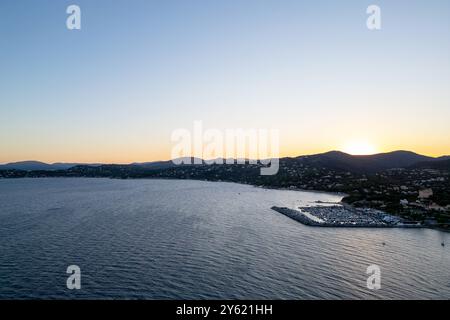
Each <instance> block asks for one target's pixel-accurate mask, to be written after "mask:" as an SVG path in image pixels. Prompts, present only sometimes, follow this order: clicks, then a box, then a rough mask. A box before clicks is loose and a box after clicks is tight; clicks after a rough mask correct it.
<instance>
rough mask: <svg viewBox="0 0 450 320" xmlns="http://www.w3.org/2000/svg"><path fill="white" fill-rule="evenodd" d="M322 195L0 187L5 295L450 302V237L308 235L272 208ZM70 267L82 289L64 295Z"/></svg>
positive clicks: (87, 184) (81, 182)
mask: <svg viewBox="0 0 450 320" xmlns="http://www.w3.org/2000/svg"><path fill="white" fill-rule="evenodd" d="M317 200H320V201H339V200H340V197H339V196H336V195H329V194H323V193H308V192H296V191H278V190H264V189H260V188H255V187H251V186H245V185H238V184H231V183H209V182H199V181H169V180H109V179H81V178H80V179H22V180H0V299H9V298H45V299H48V298H95V299H96V298H121V299H122V298H125V299H341V298H350V299H367V298H369V299H379V298H382V299H395V298H400V299H405V298H408V299H411V298H417V299H430V298H441V299H449V298H450V234H448V233H443V232H439V231H434V230H427V229H423V230H408V229H386V230H382V229H326V228H311V227H307V226H304V225H302V224H300V223H298V222H296V221H293V220H291V219H289V218H287V217H285V216H283V215H281V214H279V213H277V212H274V211H272V210H271V209H270V207H271V206H274V205H275V206H289V207H295V206H299V205H306V204H308V203H311V202H314V201H317ZM383 242H384V243H385V245H383ZM442 242H445V243H447V246H445V247H442V246H441V243H442ZM73 264H75V265H78V266H80V268H81V273H82V278H81V282H82V289H81V290H78V291H69V290H68V289H66V279H67V276H68V275H67V274H66V268H67V266H69V265H73ZM371 264H377V265H379V266H380V267H381V289H380V290H378V291H371V290H369V289H367V288H366V279H367V275H366V268H367V267H368V266H369V265H371Z"/></svg>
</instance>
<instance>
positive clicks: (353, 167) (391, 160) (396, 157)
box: [0, 151, 450, 173]
mask: <svg viewBox="0 0 450 320" xmlns="http://www.w3.org/2000/svg"><path fill="white" fill-rule="evenodd" d="M187 159H188V158H187ZM280 161H281V162H284V163H290V164H298V165H307V166H310V167H321V168H327V169H332V170H337V171H349V172H356V173H373V172H378V171H383V170H386V169H393V168H410V167H417V168H436V169H450V156H443V157H437V158H433V157H428V156H424V155H420V154H417V153H414V152H410V151H394V152H388V153H379V154H374V155H365V156H355V155H350V154H347V153H344V152H340V151H330V152H326V153H321V154H315V155H308V156H299V157H296V158H282V159H280ZM76 166H90V167H98V166H102V164H98V163H97V164H83V163H53V164H47V163H44V162H39V161H22V162H14V163H8V164H5V165H0V170H24V171H57V170H67V169H70V168H73V167H76ZM128 166H133V167H139V168H142V169H147V170H160V169H166V168H171V167H173V166H175V165H174V164H173V162H172V161H170V160H169V161H156V162H145V163H132V164H129V165H128Z"/></svg>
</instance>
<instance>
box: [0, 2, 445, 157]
mask: <svg viewBox="0 0 450 320" xmlns="http://www.w3.org/2000/svg"><path fill="white" fill-rule="evenodd" d="M72 4H76V5H78V6H79V7H80V8H81V30H68V29H67V27H66V19H67V17H68V14H67V13H66V8H67V7H68V6H69V5H72ZM372 4H375V5H378V6H379V7H380V8H381V19H382V20H381V21H382V24H381V26H382V28H381V30H375V31H374V30H369V29H368V28H367V26H366V20H367V18H368V14H367V13H366V9H367V7H368V6H369V5H372ZM449 57H450V1H448V0H430V1H425V0H396V1H381V0H380V1H378V0H370V1H365V0H343V1H335V0H329V1H324V0H315V1H300V0H295V1H290V0H179V1H175V0H164V1H163V0H71V1H66V0H2V1H0V163H7V162H13V161H21V160H40V161H44V162H103V163H130V162H143V161H154V160H165V159H169V158H170V156H171V149H172V147H173V142H171V134H172V132H173V131H174V130H176V129H178V128H186V129H189V130H192V128H193V124H194V121H198V120H199V121H202V123H203V126H204V127H205V128H216V129H219V130H225V129H229V128H244V129H246V128H262V129H278V130H279V132H280V152H281V156H298V155H302V154H313V153H319V152H326V151H330V150H344V151H349V152H352V151H354V153H358V152H361V153H364V152H367V153H371V152H387V151H393V150H400V149H401V150H411V151H415V152H418V153H422V154H427V155H431V156H438V155H444V154H450V139H449V137H450V125H449V122H450V121H449V120H450V90H449V88H450V59H449Z"/></svg>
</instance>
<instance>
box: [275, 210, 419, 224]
mask: <svg viewBox="0 0 450 320" xmlns="http://www.w3.org/2000/svg"><path fill="white" fill-rule="evenodd" d="M272 210H274V211H277V212H279V213H281V214H283V215H285V216H287V217H289V218H291V219H293V220H296V221H298V222H300V223H302V224H304V225H307V226H313V227H346V228H350V227H352V228H355V227H359V228H422V227H423V226H422V225H421V224H419V223H415V222H409V221H405V220H403V219H402V218H399V217H396V216H393V215H390V214H387V213H385V212H383V211H380V210H375V209H371V208H354V207H351V206H344V205H333V206H310V207H298V208H297V209H291V208H286V207H272Z"/></svg>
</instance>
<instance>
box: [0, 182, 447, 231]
mask: <svg viewBox="0 0 450 320" xmlns="http://www.w3.org/2000/svg"><path fill="white" fill-rule="evenodd" d="M61 178H63V179H83V178H84V179H110V180H170V181H177V180H178V181H202V182H210V183H215V182H221V183H235V184H240V185H243V186H251V187H253V188H259V189H265V190H278V191H294V192H306V193H316V194H327V195H332V196H339V197H342V198H341V200H340V201H339V202H322V201H319V200H318V201H315V203H316V204H330V205H332V204H335V205H341V206H343V207H349V208H353V209H355V207H353V206H352V205H351V204H348V203H345V202H342V199H343V198H345V197H346V196H347V194H345V193H342V192H327V191H320V190H305V189H300V188H278V187H269V186H259V185H254V184H250V183H242V182H236V181H226V180H204V179H180V178H164V177H155V178H152V177H143V178H126V179H123V178H118V177H82V176H73V177H67V176H61V177H15V178H0V181H2V180H16V179H61ZM270 209H272V210H274V209H273V207H272V208H270ZM287 209H289V208H287ZM364 209H370V208H364ZM290 210H292V209H290ZM274 211H277V210H274ZM386 214H389V215H392V216H395V215H393V214H390V213H386ZM294 220H295V219H294ZM297 222H300V221H297ZM304 225H308V224H304ZM309 226H312V225H309ZM315 227H324V228H333V227H334V228H345V227H347V228H391V229H392V228H404V229H431V230H436V231H441V232H445V233H450V230H447V229H444V228H440V227H439V226H428V225H420V226H362V225H356V226H355V225H348V226H344V225H318V226H315Z"/></svg>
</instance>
